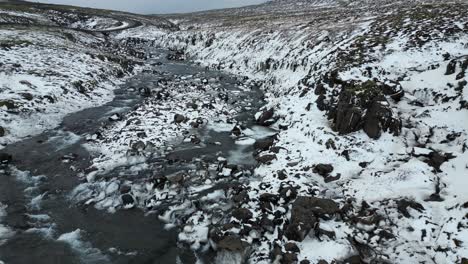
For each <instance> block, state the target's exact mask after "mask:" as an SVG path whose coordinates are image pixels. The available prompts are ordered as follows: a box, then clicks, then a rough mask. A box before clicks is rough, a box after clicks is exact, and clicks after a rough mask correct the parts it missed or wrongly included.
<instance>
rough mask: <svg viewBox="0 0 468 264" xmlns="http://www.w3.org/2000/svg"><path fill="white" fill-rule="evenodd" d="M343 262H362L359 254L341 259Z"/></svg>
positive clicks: (356, 263) (345, 263) (355, 263)
mask: <svg viewBox="0 0 468 264" xmlns="http://www.w3.org/2000/svg"><path fill="white" fill-rule="evenodd" d="M342 263H343V264H363V263H364V262H362V261H361V257H360V256H359V255H354V256H351V257H348V258H346V259H344V260H343V262H342Z"/></svg>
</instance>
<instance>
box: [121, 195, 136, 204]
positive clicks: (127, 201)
mask: <svg viewBox="0 0 468 264" xmlns="http://www.w3.org/2000/svg"><path fill="white" fill-rule="evenodd" d="M120 198H121V199H122V203H123V205H133V204H135V198H133V196H132V195H131V194H129V193H126V194H123V195H122V196H121V197H120Z"/></svg>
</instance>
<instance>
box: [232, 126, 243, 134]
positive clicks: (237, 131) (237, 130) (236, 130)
mask: <svg viewBox="0 0 468 264" xmlns="http://www.w3.org/2000/svg"><path fill="white" fill-rule="evenodd" d="M231 134H233V135H234V136H236V137H238V136H240V135H242V127H241V126H240V125H236V126H234V128H233V129H232V130H231Z"/></svg>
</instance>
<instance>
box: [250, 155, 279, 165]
mask: <svg viewBox="0 0 468 264" xmlns="http://www.w3.org/2000/svg"><path fill="white" fill-rule="evenodd" d="M275 159H276V155H274V154H265V155H258V156H257V157H255V160H257V162H258V163H261V164H265V163H270V162H271V161H273V160H275Z"/></svg>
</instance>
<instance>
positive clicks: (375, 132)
mask: <svg viewBox="0 0 468 264" xmlns="http://www.w3.org/2000/svg"><path fill="white" fill-rule="evenodd" d="M363 128H364V132H366V134H367V135H368V136H369V137H370V138H373V139H378V138H380V136H381V134H382V132H381V131H382V130H383V131H389V132H390V133H393V135H395V136H397V135H399V134H400V131H401V128H402V122H401V120H399V119H396V118H394V117H393V112H392V110H391V109H390V107H389V106H388V103H387V102H385V101H378V100H375V101H373V102H372V105H371V107H370V108H369V109H368V110H367V112H366V115H365V117H364V126H363Z"/></svg>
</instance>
